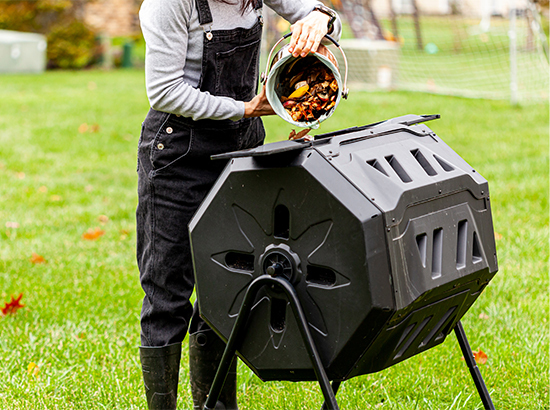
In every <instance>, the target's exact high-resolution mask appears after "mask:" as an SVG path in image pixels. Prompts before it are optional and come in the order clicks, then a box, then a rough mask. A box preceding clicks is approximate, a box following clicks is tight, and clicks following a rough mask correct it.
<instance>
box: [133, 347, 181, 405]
mask: <svg viewBox="0 0 550 410" xmlns="http://www.w3.org/2000/svg"><path fill="white" fill-rule="evenodd" d="M139 357H140V359H141V369H142V371H143V384H144V385H145V394H146V395H147V407H148V408H149V410H175V409H176V402H177V397H178V376H179V370H180V359H181V343H174V344H171V345H168V346H164V347H140V348H139Z"/></svg>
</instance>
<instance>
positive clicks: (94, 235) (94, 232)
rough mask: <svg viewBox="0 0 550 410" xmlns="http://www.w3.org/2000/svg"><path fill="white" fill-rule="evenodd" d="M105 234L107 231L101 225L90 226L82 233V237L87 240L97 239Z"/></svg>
mask: <svg viewBox="0 0 550 410" xmlns="http://www.w3.org/2000/svg"><path fill="white" fill-rule="evenodd" d="M104 234H105V231H104V230H103V229H101V228H99V227H95V228H90V229H88V230H87V231H86V232H84V233H83V234H82V239H86V240H87V241H95V240H96V239H98V238H100V237H102V236H103V235H104Z"/></svg>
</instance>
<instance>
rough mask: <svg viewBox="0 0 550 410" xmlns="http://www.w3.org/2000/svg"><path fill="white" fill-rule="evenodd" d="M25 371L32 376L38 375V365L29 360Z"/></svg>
mask: <svg viewBox="0 0 550 410" xmlns="http://www.w3.org/2000/svg"><path fill="white" fill-rule="evenodd" d="M27 373H28V374H29V376H31V375H32V376H34V377H38V374H39V373H40V367H38V365H37V364H36V363H34V362H30V363H29V365H28V366H27Z"/></svg>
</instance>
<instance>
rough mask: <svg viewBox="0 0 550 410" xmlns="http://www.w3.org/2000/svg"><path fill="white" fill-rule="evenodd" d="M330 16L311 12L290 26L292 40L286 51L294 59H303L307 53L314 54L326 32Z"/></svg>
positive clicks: (314, 11)
mask: <svg viewBox="0 0 550 410" xmlns="http://www.w3.org/2000/svg"><path fill="white" fill-rule="evenodd" d="M329 20H330V16H327V15H326V14H324V13H321V12H319V11H316V10H313V11H312V12H311V13H309V14H308V15H307V16H306V17H305V18H303V19H302V20H298V21H297V22H296V23H294V24H293V25H292V26H290V30H291V31H292V38H291V39H290V45H289V48H288V51H290V52H291V53H292V56H294V57H298V56H301V57H305V56H307V55H308V54H309V53H315V52H316V51H317V48H319V44H321V40H322V39H323V37H324V36H325V35H326V34H327V32H328V22H329Z"/></svg>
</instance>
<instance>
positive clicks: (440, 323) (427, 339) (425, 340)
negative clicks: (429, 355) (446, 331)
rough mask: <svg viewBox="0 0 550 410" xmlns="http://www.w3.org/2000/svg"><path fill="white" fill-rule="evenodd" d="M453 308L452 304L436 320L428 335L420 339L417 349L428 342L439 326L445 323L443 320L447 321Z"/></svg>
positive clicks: (454, 307)
mask: <svg viewBox="0 0 550 410" xmlns="http://www.w3.org/2000/svg"><path fill="white" fill-rule="evenodd" d="M455 309H456V306H453V307H452V308H450V309H449V310H448V311H447V313H445V314H444V315H443V317H442V318H441V319H439V322H437V324H436V325H435V326H434V328H433V329H432V330H430V333H428V336H426V337H425V338H424V340H422V343H420V345H419V346H418V348H419V349H421V348H423V347H424V346H426V345H427V344H428V343H430V341H431V340H432V339H433V337H434V336H435V334H436V333H437V332H438V331H439V329H441V327H442V326H443V325H444V324H445V322H446V321H447V319H448V318H449V316H451V313H453V312H454V311H455ZM438 339H440V337H439V336H438V337H437V338H436V340H438Z"/></svg>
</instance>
